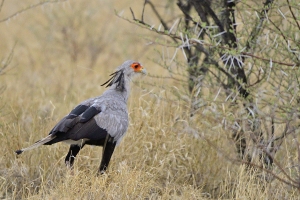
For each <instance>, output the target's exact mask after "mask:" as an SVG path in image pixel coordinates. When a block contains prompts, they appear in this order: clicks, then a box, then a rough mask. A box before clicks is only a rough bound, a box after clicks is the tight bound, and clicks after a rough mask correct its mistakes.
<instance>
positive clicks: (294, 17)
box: [286, 0, 300, 31]
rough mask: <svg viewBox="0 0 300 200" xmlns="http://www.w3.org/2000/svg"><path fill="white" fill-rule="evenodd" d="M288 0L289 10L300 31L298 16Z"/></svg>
mask: <svg viewBox="0 0 300 200" xmlns="http://www.w3.org/2000/svg"><path fill="white" fill-rule="evenodd" d="M286 1H287V3H288V5H289V10H290V12H291V13H292V16H293V19H294V21H295V23H296V24H297V27H298V29H299V31H300V24H299V22H298V20H297V17H296V16H295V14H294V11H293V10H292V7H291V4H290V1H289V0H286Z"/></svg>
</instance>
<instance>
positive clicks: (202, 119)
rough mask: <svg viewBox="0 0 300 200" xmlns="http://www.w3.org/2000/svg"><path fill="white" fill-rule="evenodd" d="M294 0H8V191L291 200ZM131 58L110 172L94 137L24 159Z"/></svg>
mask: <svg viewBox="0 0 300 200" xmlns="http://www.w3.org/2000/svg"><path fill="white" fill-rule="evenodd" d="M299 8H300V5H299V2H297V1H295V0H286V1H284V0H278V1H272V0H266V1H263V2H262V1H256V0H252V1H243V0H242V1H227V0H213V1H206V0H204V1H200V0H189V1H185V0H178V1H173V0H170V1H165V2H162V1H156V0H153V1H131V0H126V1H96V0H92V1H88V2H87V1H82V0H73V1H71V0H46V1H41V0H28V1H21V2H20V1H17V0H9V1H8V0H1V1H0V29H1V30H2V31H1V33H0V36H1V40H0V59H1V63H0V99H1V101H0V112H1V115H0V136H1V137H0V141H1V144H2V152H3V153H2V155H3V156H1V157H0V166H1V167H0V198H1V199H297V198H298V196H299V188H300V182H299V180H300V175H299V173H300V159H299V158H300V155H299V154H300V145H299V108H300V106H299V104H300V97H299V76H300V71H299V66H300V61H299V59H300V40H299V33H300V26H299V24H300V13H299V11H300V10H299ZM127 59H134V60H138V61H140V62H141V63H142V64H143V66H144V67H145V68H146V69H147V71H148V72H149V76H147V77H142V79H141V78H140V79H139V78H138V79H137V80H135V81H134V83H133V84H132V94H131V97H130V100H129V113H130V128H129V130H128V132H127V135H126V137H125V138H124V141H122V143H121V144H120V145H119V147H118V148H117V149H116V152H115V153H114V155H113V158H112V161H111V164H110V169H109V172H108V173H107V174H106V175H104V176H101V177H95V174H96V169H97V166H98V165H99V162H100V157H101V151H102V149H101V148H97V147H96V148H94V147H86V148H84V149H83V150H82V152H81V153H80V154H79V155H78V156H77V160H76V163H75V168H74V170H73V171H69V170H68V169H67V168H66V167H65V166H64V162H63V159H64V157H65V154H66V153H67V149H68V146H67V145H64V144H55V145H52V146H49V147H48V146H47V147H41V148H39V149H36V150H33V151H32V152H27V153H25V154H24V155H22V156H21V157H16V155H15V154H14V150H16V149H19V148H20V147H24V146H28V145H29V144H31V143H33V142H34V141H36V140H38V139H40V138H41V137H44V136H45V135H46V134H47V133H48V132H49V130H51V128H52V127H53V125H55V124H56V122H57V121H58V120H60V119H61V118H62V117H63V116H64V115H66V114H67V113H68V112H69V111H70V110H71V109H72V108H73V107H74V106H75V105H77V104H78V103H79V102H80V101H82V100H84V99H86V98H90V97H93V96H97V95H100V94H101V93H102V92H103V91H104V89H105V88H103V87H101V86H100V85H101V84H102V83H104V82H105V81H106V80H107V77H108V75H109V74H110V73H112V72H113V71H114V69H115V68H116V67H117V66H118V65H120V64H121V63H122V62H123V61H125V60H127Z"/></svg>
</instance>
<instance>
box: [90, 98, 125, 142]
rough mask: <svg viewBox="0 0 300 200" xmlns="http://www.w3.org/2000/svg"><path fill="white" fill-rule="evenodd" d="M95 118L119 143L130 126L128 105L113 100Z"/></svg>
mask: <svg viewBox="0 0 300 200" xmlns="http://www.w3.org/2000/svg"><path fill="white" fill-rule="evenodd" d="M94 120H95V121H96V123H97V125H98V126H99V127H101V128H103V129H105V130H107V132H108V133H109V135H110V136H111V137H113V138H114V141H117V142H118V143H119V142H120V140H121V138H122V137H123V136H124V134H125V132H126V131H127V128H128V123H129V119H128V113H127V106H126V104H125V103H121V102H117V101H113V100H111V101H110V104H109V105H108V106H107V107H106V109H105V111H103V112H101V113H99V114H98V115H96V116H95V117H94Z"/></svg>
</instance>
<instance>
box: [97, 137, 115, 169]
mask: <svg viewBox="0 0 300 200" xmlns="http://www.w3.org/2000/svg"><path fill="white" fill-rule="evenodd" d="M116 144H117V142H115V141H114V138H113V137H111V136H110V135H109V134H107V136H106V139H105V143H104V146H103V155H102V160H101V164H100V168H99V171H98V175H99V174H103V173H104V172H105V171H106V169H107V167H108V164H109V161H110V158H111V156H112V154H113V152H114V150H115V147H116Z"/></svg>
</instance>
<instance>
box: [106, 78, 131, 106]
mask: <svg viewBox="0 0 300 200" xmlns="http://www.w3.org/2000/svg"><path fill="white" fill-rule="evenodd" d="M122 81H123V83H121V85H122V87H118V84H113V85H112V86H111V87H110V89H109V90H110V91H113V92H117V93H119V94H120V95H121V96H122V97H123V98H124V100H125V102H126V103H127V100H128V98H129V94H130V81H129V80H128V79H126V78H125V79H123V80H122Z"/></svg>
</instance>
